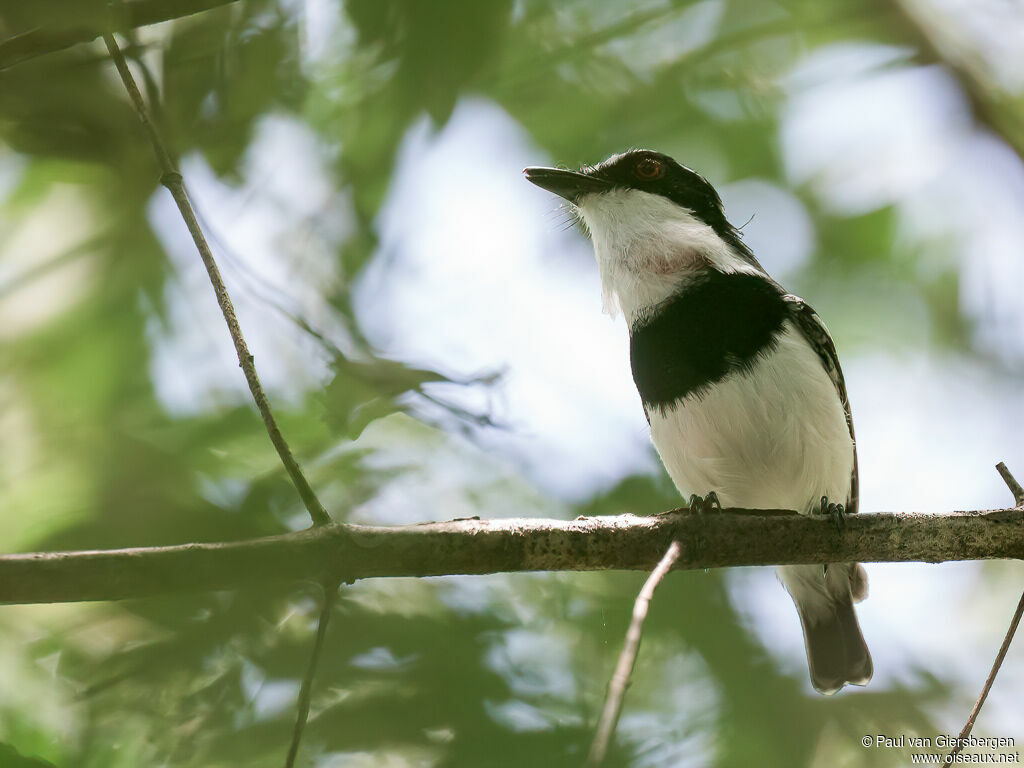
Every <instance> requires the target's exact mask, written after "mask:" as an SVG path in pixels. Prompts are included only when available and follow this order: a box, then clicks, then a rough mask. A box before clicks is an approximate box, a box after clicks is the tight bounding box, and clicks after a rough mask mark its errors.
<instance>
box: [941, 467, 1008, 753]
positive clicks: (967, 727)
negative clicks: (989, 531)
mask: <svg viewBox="0 0 1024 768" xmlns="http://www.w3.org/2000/svg"><path fill="white" fill-rule="evenodd" d="M996 470H997V471H998V472H999V475H1000V476H1001V477H1002V478H1003V481H1004V482H1005V483H1006V485H1007V487H1008V488H1009V489H1010V493H1012V494H1013V500H1014V501H1015V502H1016V504H1017V506H1018V507H1020V506H1024V489H1022V488H1021V487H1020V483H1018V482H1017V478H1015V477H1014V476H1013V474H1012V473H1011V472H1010V470H1009V469H1007V467H1006V464H1004V463H1003V462H1001V461H1000V462H999V463H998V464H996ZM1022 615H1024V594H1021V596H1020V600H1019V601H1018V602H1017V610H1016V611H1014V612H1013V618H1012V619H1010V627H1009V628H1008V629H1007V630H1006V635H1004V636H1003V644H1002V645H1000V646H999V653H997V654H996V658H995V661H993V662H992V669H990V670H989V673H988V677H987V678H985V685H984V687H982V689H981V695H980V696H978V700H977V701H976V702H974V707H973V708H972V709H971V714H969V715H968V716H967V722H966V723H964V727H963V730H961V731H960V736H959V738H958V739H957V742H956V746H955V747H954V748H953V750H952V751H951V752H950V753H949V755H948V756H947V757H946V765H952V764H953V760H954V759H955V758H956V756H957V755H958V754H960V753H961V752H963V749H964V744H965V740H966V739H967V737H968V736H970V735H971V730H972V729H973V728H974V721H975V720H977V719H978V713H979V712H981V707H982V705H983V704H984V703H985V699H987V698H988V692H989V691H990V690H992V684H993V683H994V682H995V681H996V675H997V674H999V668H1000V667H1001V666H1002V665H1003V659H1005V658H1006V652H1007V651H1008V650H1009V649H1010V643H1011V642H1013V636H1014V634H1015V633H1016V632H1017V626H1018V625H1019V624H1020V619H1021V616H1022Z"/></svg>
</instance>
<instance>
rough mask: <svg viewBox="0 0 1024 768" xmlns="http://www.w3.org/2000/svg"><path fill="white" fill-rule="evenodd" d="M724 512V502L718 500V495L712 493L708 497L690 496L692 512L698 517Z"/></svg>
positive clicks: (694, 494)
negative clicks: (714, 512) (709, 513)
mask: <svg viewBox="0 0 1024 768" xmlns="http://www.w3.org/2000/svg"><path fill="white" fill-rule="evenodd" d="M716 509H717V510H718V511H721V510H722V502H720V501H719V500H718V494H717V493H715V492H714V491H711V493H709V494H708V495H707V496H703V497H702V496H698V495H697V494H696V493H691V494H690V512H693V513H695V514H698V515H704V514H707V513H708V512H713V511H714V510H716Z"/></svg>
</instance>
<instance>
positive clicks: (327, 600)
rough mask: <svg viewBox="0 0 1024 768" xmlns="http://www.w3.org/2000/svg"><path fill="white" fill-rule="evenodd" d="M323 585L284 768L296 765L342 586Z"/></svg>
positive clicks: (333, 582) (334, 581)
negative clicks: (330, 625) (317, 672)
mask: <svg viewBox="0 0 1024 768" xmlns="http://www.w3.org/2000/svg"><path fill="white" fill-rule="evenodd" d="M323 586H324V594H323V604H322V605H321V606H320V617H319V618H318V619H317V622H316V640H315V641H314V642H313V652H312V654H310V657H309V666H308V667H307V668H306V676H305V677H303V678H302V687H301V688H299V701H298V705H297V707H296V708H297V710H298V711H297V712H296V715H295V727H294V728H293V729H292V743H291V744H290V745H289V747H288V757H287V758H285V761H284V768H292V766H293V765H295V758H296V756H298V754H299V744H300V743H301V742H302V732H303V731H304V730H305V728H306V721H307V720H308V719H309V705H310V702H311V701H312V699H313V680H314V679H315V678H316V668H317V666H318V665H319V663H320V654H321V653H322V652H323V649H324V639H325V638H326V637H327V623H328V621H330V618H331V611H332V610H333V608H334V600H335V597H336V596H337V594H338V589H339V588H340V587H341V581H340V580H339V579H336V578H332V579H330V580H328V581H325V582H324V585H323Z"/></svg>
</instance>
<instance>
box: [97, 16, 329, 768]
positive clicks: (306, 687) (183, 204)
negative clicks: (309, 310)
mask: <svg viewBox="0 0 1024 768" xmlns="http://www.w3.org/2000/svg"><path fill="white" fill-rule="evenodd" d="M103 42H104V43H105V44H106V46H107V50H108V51H109V52H110V57H111V58H112V59H113V60H114V64H115V65H116V66H117V72H118V74H119V75H120V76H121V81H122V82H123V83H124V87H125V89H126V90H127V91H128V96H129V98H130V99H131V102H132V106H133V107H134V108H135V112H136V113H137V114H138V116H139V120H140V121H141V122H142V127H143V128H144V129H145V131H146V135H147V136H148V137H149V141H150V143H151V144H152V145H153V151H154V152H155V153H156V157H157V161H158V162H159V163H160V170H161V172H162V173H161V176H160V183H161V184H163V185H164V186H165V187H167V190H168V191H169V192H170V193H171V196H172V197H173V198H174V202H175V203H176V204H177V206H178V210H179V211H180V212H181V216H182V218H183V219H184V220H185V225H186V226H187V227H188V231H189V233H190V234H191V235H192V240H193V241H194V242H195V244H196V249H197V250H198V251H199V255H200V257H201V258H202V260H203V264H204V265H205V266H206V272H207V274H208V275H209V276H210V282H211V283H212V284H213V290H214V293H216V295H217V303H218V304H219V305H220V310H221V313H222V314H223V315H224V322H225V323H227V326H228V332H229V333H230V334H231V341H232V342H234V345H235V352H236V353H237V355H238V364H239V366H241V368H242V371H243V372H244V373H245V380H246V382H247V383H248V384H249V391H250V392H251V393H252V397H253V400H254V401H255V402H256V407H257V408H258V409H259V412H260V415H261V416H262V417H263V424H264V426H265V427H266V429H267V434H268V435H269V436H270V441H271V442H272V443H273V444H274V448H275V449H277V454H278V456H280V457H281V463H282V464H284V467H285V469H286V470H287V471H288V475H289V477H291V480H292V483H293V484H294V485H295V488H296V490H297V491H298V492H299V496H300V497H302V502H303V504H305V506H306V510H307V511H308V512H309V515H310V517H311V518H312V519H313V525H314V526H323V525H326V524H328V523H330V522H332V521H331V516H330V515H329V514H328V513H327V510H326V509H324V506H323V504H321V503H320V499H318V498H317V495H316V493H315V492H314V491H313V488H312V487H311V486H310V484H309V481H308V480H306V476H305V475H304V474H303V472H302V468H301V467H300V466H299V463H298V462H297V461H296V460H295V457H294V456H293V455H292V451H291V448H290V447H289V446H288V443H287V441H286V440H285V439H284V435H282V434H281V430H280V429H279V428H278V426H277V420H276V419H275V418H274V414H273V412H272V411H271V410H270V402H269V401H268V400H267V395H266V393H265V392H264V391H263V386H262V385H261V384H260V379H259V376H258V375H257V374H256V365H255V363H254V361H253V356H252V354H251V353H250V352H249V347H248V345H247V344H246V343H245V337H244V336H243V335H242V328H241V326H240V325H239V323H238V317H237V315H236V314H235V308H234V305H233V304H232V302H231V297H230V296H229V295H228V289H227V286H226V285H225V284H224V278H223V277H222V276H221V274H220V269H219V268H218V267H217V262H216V261H215V260H214V258H213V252H212V251H211V250H210V246H209V243H207V241H206V236H205V235H204V234H203V230H202V228H201V227H200V226H199V221H198V219H197V218H196V213H195V210H194V209H193V208H192V203H191V202H190V201H189V199H188V195H187V194H186V192H185V183H184V179H183V178H182V176H181V173H180V172H179V171H178V169H177V168H176V167H175V166H174V162H173V161H172V160H171V156H170V154H169V153H168V152H167V149H166V147H164V144H163V142H162V141H161V140H160V136H159V134H158V133H157V132H156V128H155V126H154V125H153V123H152V121H151V120H150V119H149V114H148V113H147V111H146V104H145V102H144V101H143V100H142V94H141V93H140V92H139V87H138V85H136V83H135V78H134V77H132V73H131V71H130V70H129V69H128V64H127V62H126V61H125V59H124V54H123V53H121V49H120V48H119V47H118V45H117V41H116V40H114V36H113V35H112V34H111V33H110V32H104V33H103ZM339 583H340V582H339V581H337V580H336V579H335V578H333V577H331V578H329V580H328V581H327V582H325V583H324V595H323V604H322V606H321V609H320V616H319V618H318V620H317V630H316V640H315V642H314V644H313V651H312V653H311V654H310V658H309V665H308V667H307V670H306V675H305V677H304V678H303V680H302V686H301V687H300V689H299V700H298V705H297V710H298V711H297V714H296V719H295V728H294V732H293V734H292V742H291V746H290V747H289V750H288V761H287V763H286V765H287V766H288V768H291V766H292V764H293V763H294V761H295V756H296V755H297V754H298V750H299V744H300V741H301V739H302V732H303V730H304V729H305V727H306V720H307V719H308V717H309V704H310V699H311V696H312V688H313V679H314V678H315V677H316V669H317V665H318V664H319V661H320V652H321V651H322V649H323V644H324V638H325V637H326V635H327V624H328V621H329V619H330V615H331V608H332V607H333V605H334V595H335V594H336V593H337V591H338V586H339Z"/></svg>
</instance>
